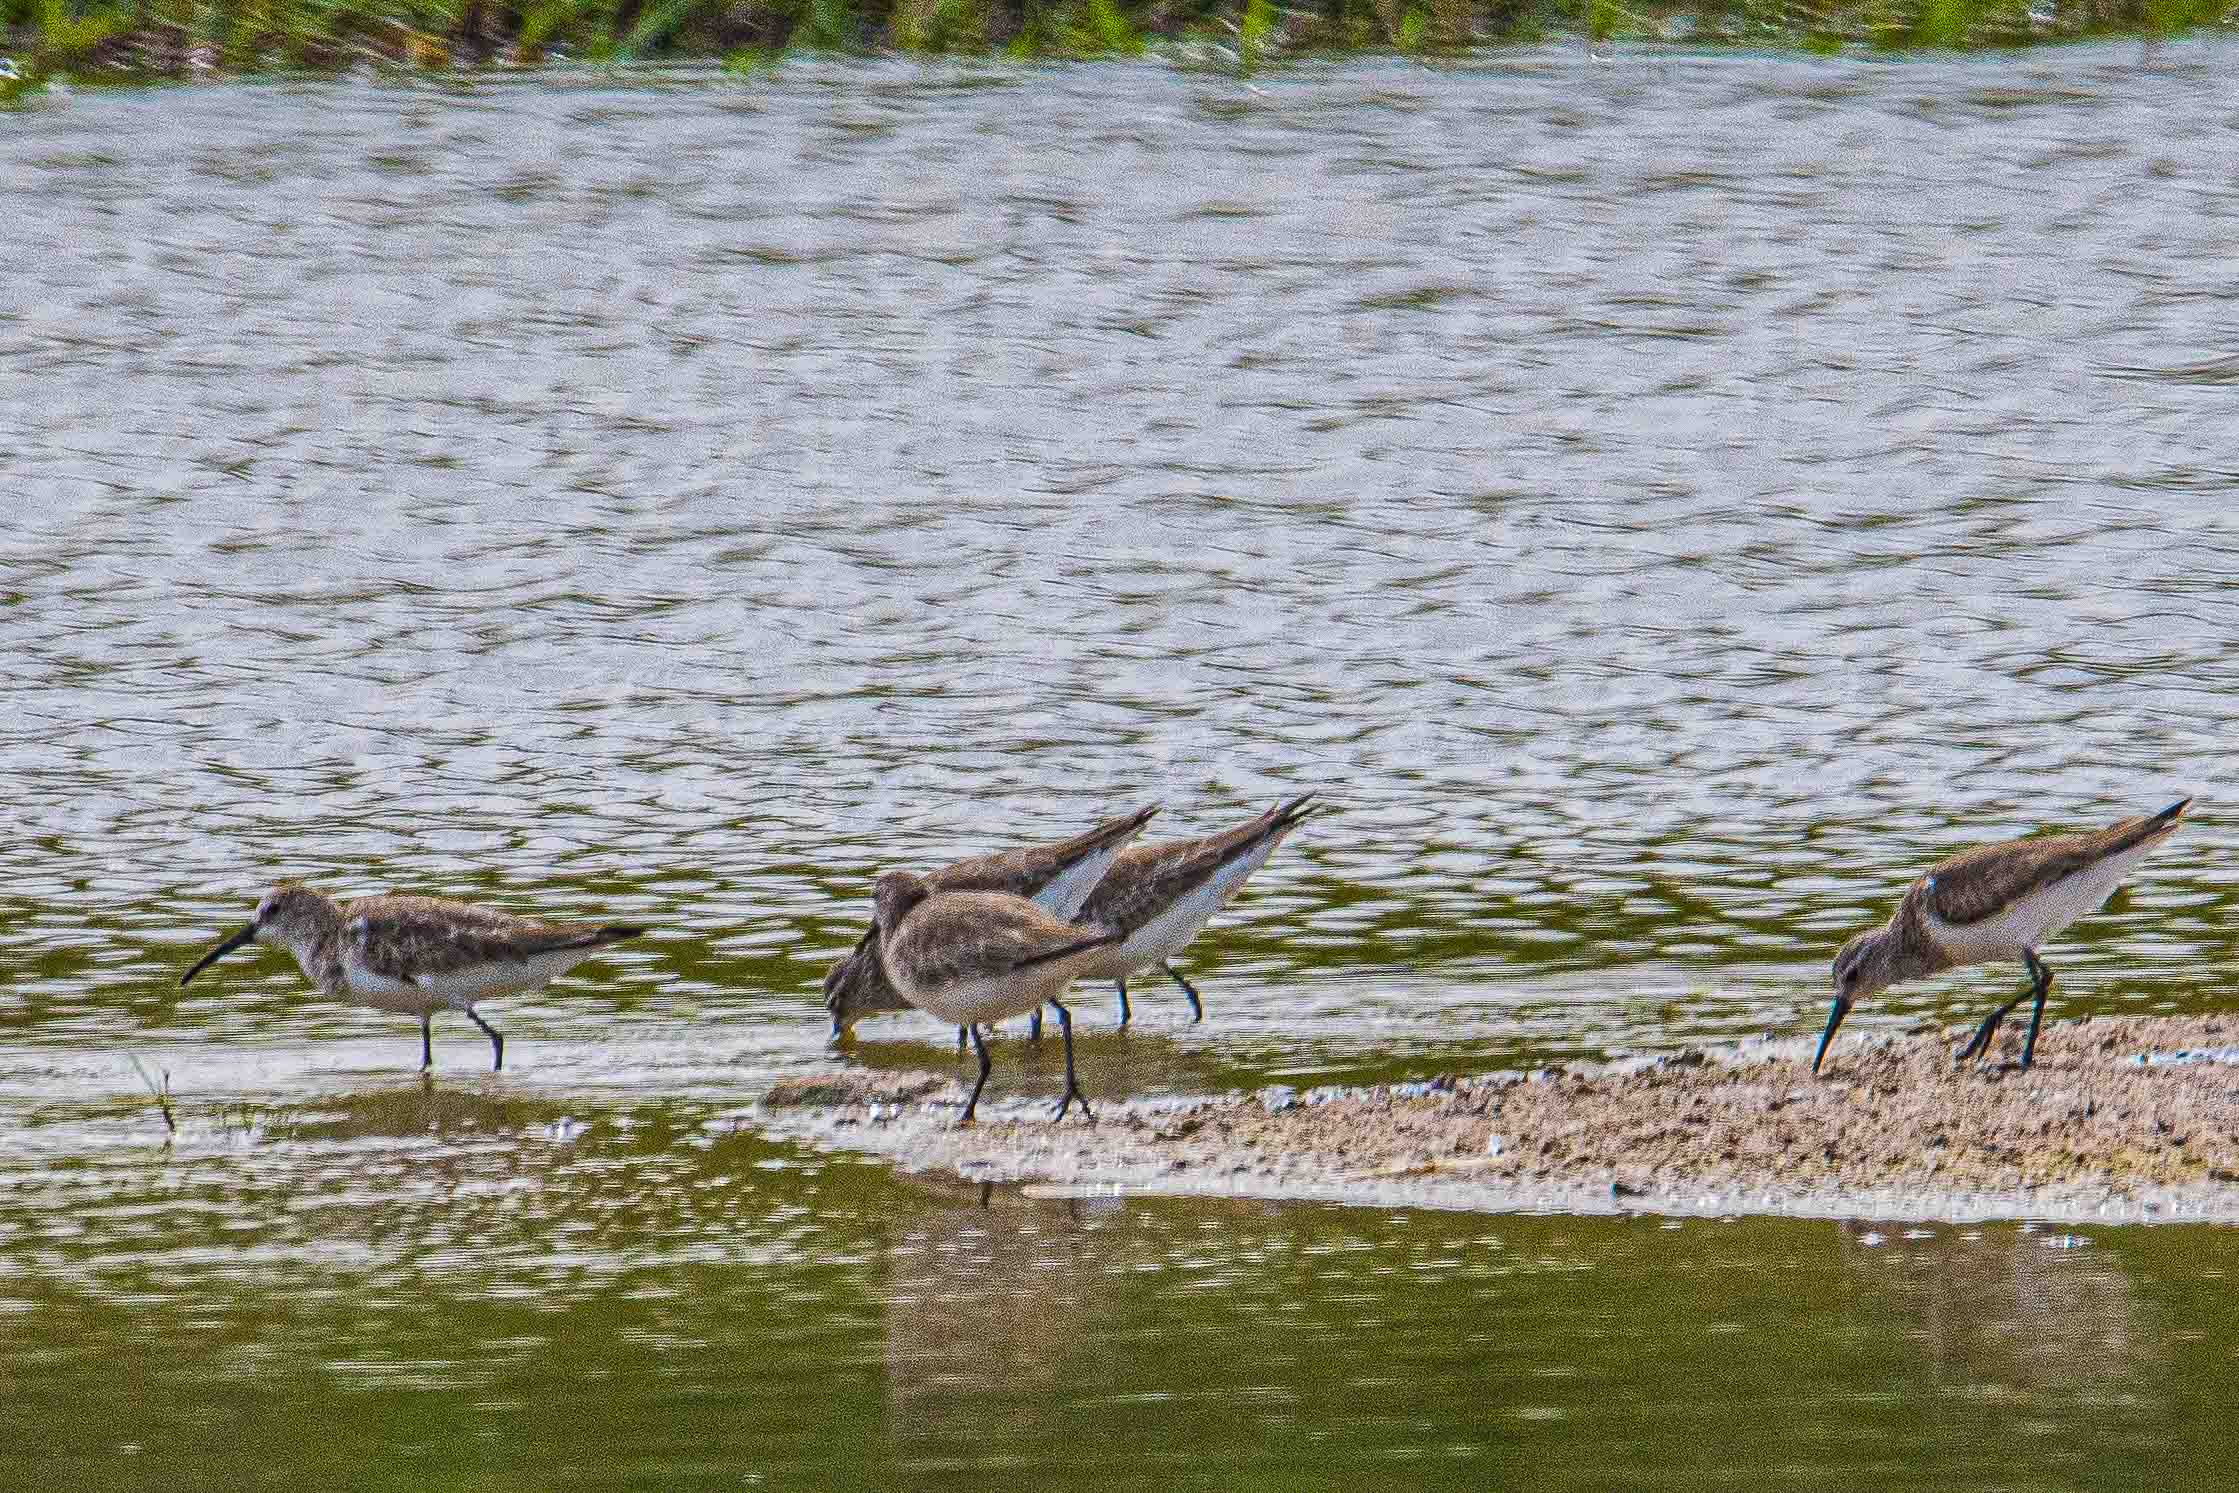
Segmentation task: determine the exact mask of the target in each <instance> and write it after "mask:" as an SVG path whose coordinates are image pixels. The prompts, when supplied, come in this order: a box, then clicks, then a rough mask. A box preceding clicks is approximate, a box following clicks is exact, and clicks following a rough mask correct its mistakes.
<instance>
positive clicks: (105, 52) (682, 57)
mask: <svg viewBox="0 0 2239 1493" xmlns="http://www.w3.org/2000/svg"><path fill="white" fill-rule="evenodd" d="M25 14H26V15H27V16H28V15H31V14H36V15H37V17H38V18H37V19H24V20H20V21H18V22H17V23H16V24H14V25H11V26H6V27H0V103H22V102H26V101H29V100H30V99H32V98H35V97H37V96H38V94H39V93H41V92H42V91H43V90H44V88H45V86H46V84H47V83H49V82H50V81H59V82H64V83H74V84H81V85H83V84H98V83H111V84H126V85H129V84H136V83H156V82H165V81H176V80H195V79H208V80H220V79H236V78H247V77H256V76H260V75H272V74H281V75H297V76H300V75H305V74H309V75H314V76H318V75H325V76H344V75H347V74H349V73H351V72H353V71H356V70H359V69H364V68H368V67H370V68H373V69H375V70H377V71H392V72H399V73H408V74H413V75H448V74H455V75H458V76H461V77H490V76H506V75H521V74H525V75H532V76H533V75H534V74H535V73H537V72H539V71H541V70H543V69H546V68H565V67H566V66H568V65H593V66H597V65H612V64H628V63H641V62H665V63H689V62H699V63H707V64H720V65H721V66H722V68H723V69H724V70H725V71H726V72H730V73H734V74H740V75H752V74H757V73H761V72H765V71H767V70H768V69H770V68H772V67H775V66H778V65H780V64H782V63H783V62H784V61H785V60H786V59H787V58H789V57H797V56H816V55H825V56H879V55H903V56H915V57H940V56H946V57H966V58H982V59H990V60H1001V59H1008V60H1011V61H1017V62H1047V61H1057V60H1085V59H1094V58H1130V57H1146V56H1148V57H1150V58H1153V59H1156V60H1160V61H1164V62H1167V63H1169V64H1171V65H1174V66H1178V67H1195V68H1211V69H1215V70H1220V71H1229V72H1239V73H1244V74H1249V73H1251V72H1252V71H1253V70H1255V69H1256V68H1260V67H1265V66H1274V65H1279V64H1281V63H1283V62H1286V61H1300V60H1308V59H1323V60H1327V59H1332V58H1341V57H1353V56H1358V57H1375V56H1398V57H1407V58H1412V59H1416V60H1422V61H1428V60H1434V59H1440V58H1445V59H1452V60H1467V59H1468V58H1469V57H1470V56H1472V55H1473V54H1479V53H1483V52H1489V51H1497V50H1499V49H1502V48H1507V47H1517V46H1530V45H1534V44H1538V43H1542V42H1548V41H1575V42H1579V43H1595V44H1599V43H1608V42H1617V43H1628V44H1642V45H1647V46H1655V45H1675V46H1684V47H1708V48H1718V47H1736V48H1748V49H1754V50H1771V51H1793V52H1796V53H1800V54H1818V55H1832V54H1843V53H1857V54H1860V55H1870V56H1897V55H1905V54H1909V53H1917V52H1943V51H1981V50H2026V49H2029V48H2032V47H2036V46H2045V45H2058V44H2060V43H2064V42H2075V41H2089V40H2114V39H2124V38H2129V39H2140V40H2155V39H2174V38H2179V37H2183V36H2187V35H2197V34H2202V33H2207V34H2215V33H2223V34H2229V33H2230V32H2231V30H2232V29H2233V27H2234V26H2235V25H2239V0H2050V3H2049V4H2046V5H2042V6H2037V7H2027V6H2016V5H2013V4H2010V3H2001V0H1901V3H1898V4H1895V5H1891V4H1880V3H1875V4H1869V3H1864V0H1844V3H1838V4H1835V5H1830V6H1828V7H1826V8H1824V9H1823V10H1816V11H1797V10H1795V9H1794V8H1793V7H1789V6H1785V5H1781V4H1774V3H1772V0H1657V3H1654V4H1650V5H1646V6H1640V7H1624V6H1619V5H1616V4H1614V3H1612V0H1339V3H1337V4H1335V5H1333V6H1317V7H1304V6H1287V5H1285V6H1279V5H1276V4H1274V3H1272V0H1207V3H1202V4H1196V5H1190V4H1176V3H1173V0H808V3H806V4H799V3H794V0H749V3H746V4H743V5H740V4H719V3H715V0H705V3H694V0H686V3H685V4H683V5H681V6H652V5H647V4H644V3H642V0H605V3H603V4H602V3H595V0H579V3H574V4H563V5H546V6H511V5H484V4H482V3H481V0H465V3H463V4H462V3H457V0H364V3H358V4H345V5H342V6H339V7H336V6H321V7H307V6H301V5H294V4H290V3H287V0H282V3H280V4H257V5H251V4H249V3H247V0H219V3H217V4H216V5H200V6H197V5H189V4H185V3H183V0H145V3H141V4H139V5H136V6H134V7H132V8H129V9H127V8H126V7H123V6H113V5H104V4H101V3H98V0H63V3H61V4H60V5H59V6H57V7H56V8H55V9H54V10H53V11H51V12H36V13H32V12H26V13H25Z"/></svg>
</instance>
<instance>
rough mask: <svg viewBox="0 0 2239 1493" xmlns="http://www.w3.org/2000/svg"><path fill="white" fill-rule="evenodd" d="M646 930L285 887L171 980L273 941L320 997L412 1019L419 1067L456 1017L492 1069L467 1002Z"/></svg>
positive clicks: (491, 1033)
mask: <svg viewBox="0 0 2239 1493" xmlns="http://www.w3.org/2000/svg"><path fill="white" fill-rule="evenodd" d="M643 932H645V929H643V928H640V927H636V926H634V925H630V924H624V923H608V924H604V925H595V924H590V923H547V922H542V921H540V920H538V919H536V918H524V917H516V916H514V915H513V914H512V913H509V912H494V911H492V910H490V909H488V908H484V907H474V906H470V905H469V904H467V903H464V902H451V901H446V900H444V899H442V898H439V897H398V896H387V897H358V898H355V899H352V900H350V901H336V900H335V899H334V898H332V897H328V896H325V895H323V894H321V893H319V892H315V891H313V890H312V889H311V888H309V887H307V886H303V885H301V884H299V883H296V882H292V881H283V882H280V883H279V884H278V885H276V886H274V887H273V888H272V889H271V890H270V891H268V892H266V893H265V894H264V897H263V900H261V901H259V902H258V903H257V910H256V916H254V917H252V918H250V919H249V921H248V924H247V926H246V927H243V928H242V929H240V930H239V931H238V932H236V933H234V934H233V935H232V936H231V937H229V938H227V939H226V940H225V942H223V943H221V944H219V945H218V946H217V947H216V948H214V949H212V950H211V951H210V952H209V953H207V954H205V955H203V956H202V957H201V958H200V959H198V960H196V961H195V963H194V968H192V969H190V970H188V971H187V972H186V973H185V974H183V975H181V976H179V983H180V984H181V985H185V984H186V983H187V982H188V981H189V980H192V979H193V978H194V977H195V976H196V975H198V974H201V973H202V972H203V971H204V970H205V969H208V968H209V967H210V966H211V965H213V964H215V963H217V961H218V960H220V959H222V958H224V957H225V956H226V955H228V954H230V953H232V952H233V951H234V950H235V949H238V948H240V947H241V946H242V945H243V944H246V943H263V944H277V945H278V946H280V947H281V948H284V949H286V950H287V951H288V952H289V953H291V954H293V955H295V962H296V964H297V965H298V966H299V967H300V968H301V969H302V970H303V972H304V974H305V975H307V976H309V977H310V979H311V981H312V983H314V984H316V985H317V986H318V987H319V989H320V990H321V991H323V992H324V993H326V994H327V995H330V996H333V997H335V998H337V999H339V1000H348V1001H356V1002H357V1003H359V1004H360V1005H367V1006H373V1007H375V1008H376V1009H379V1010H383V1011H397V1012H401V1013H403V1014H404V1015H407V1016H417V1017H419V1018H420V1068H421V1071H423V1072H425V1071H426V1070H428V1069H429V1068H432V1067H434V1066H435V1047H434V1038H433V1034H432V1032H431V1031H430V1029H429V1023H430V1021H431V1019H432V1018H433V1016H434V1015H435V1013H436V1012H437V1011H463V1012H465V1013H466V1017H467V1019H468V1020H469V1021H472V1022H473V1023H474V1024H475V1025H476V1026H478V1027H480V1028H482V1030H483V1032H484V1034H485V1035H487V1036H488V1037H489V1039H490V1071H491V1072H493V1073H495V1072H497V1071H498V1070H499V1069H501V1068H503V1067H504V1066H505V1038H503V1037H501V1036H499V1035H498V1030H497V1028H496V1027H494V1026H491V1025H490V1024H489V1023H488V1022H487V1021H484V1020H483V1019H482V1017H481V1014H480V1013H479V1012H477V1011H476V1010H475V1009H474V1007H475V1003H476V1002H477V1001H479V1000H482V999H483V998H485V997H488V996H494V995H525V994H527V993H528V992H530V991H532V990H541V989H543V988H544V986H546V985H547V984H549V983H550V982H551V981H552V980H553V979H554V978H556V977H557V976H559V975H560V974H562V973H564V972H565V971H566V970H568V969H569V968H570V967H572V966H574V965H577V964H580V963H582V962H583V961H584V960H585V959H588V958H589V957H590V956H591V955H592V954H593V953H595V952H596V951H597V950H599V949H601V948H604V947H605V946H606V945H608V944H610V943H614V942H617V941H618V940H621V939H625V938H635V937H637V936H638V935H639V934H641V933H643Z"/></svg>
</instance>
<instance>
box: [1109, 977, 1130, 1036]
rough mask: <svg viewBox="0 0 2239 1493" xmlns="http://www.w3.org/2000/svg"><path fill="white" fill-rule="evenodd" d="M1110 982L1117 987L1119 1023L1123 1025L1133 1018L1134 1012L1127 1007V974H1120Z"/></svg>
mask: <svg viewBox="0 0 2239 1493" xmlns="http://www.w3.org/2000/svg"><path fill="white" fill-rule="evenodd" d="M1112 983H1113V984H1114V985H1116V986H1118V987H1119V998H1120V1025H1121V1026H1125V1025H1127V1024H1128V1023H1129V1022H1130V1021H1133V1020H1134V1019H1135V1013H1134V1012H1133V1011H1132V1010H1130V1009H1129V1008H1128V1004H1127V976H1125V975H1121V976H1120V977H1119V978H1118V979H1116V980H1114V981H1113V982H1112Z"/></svg>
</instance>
